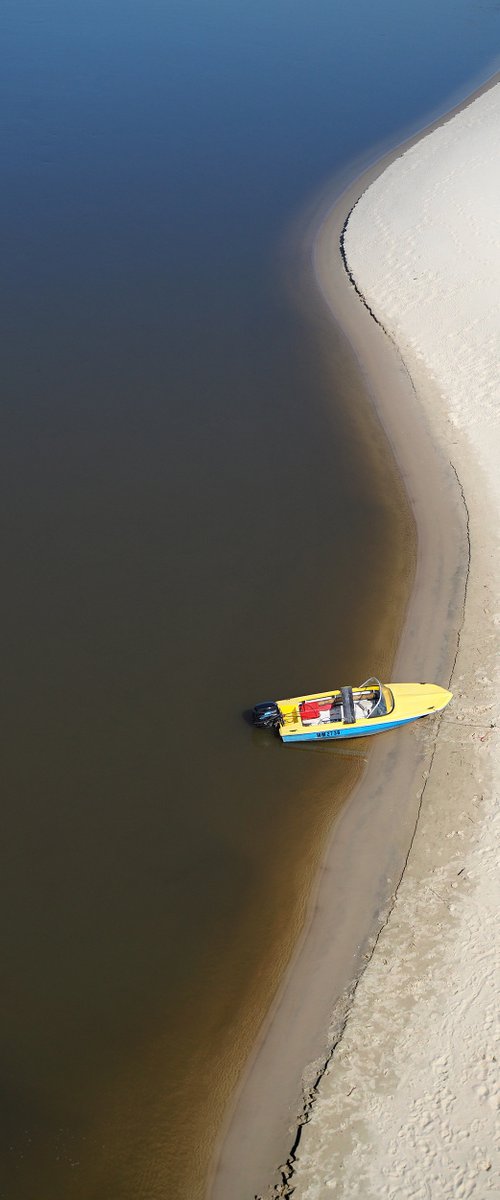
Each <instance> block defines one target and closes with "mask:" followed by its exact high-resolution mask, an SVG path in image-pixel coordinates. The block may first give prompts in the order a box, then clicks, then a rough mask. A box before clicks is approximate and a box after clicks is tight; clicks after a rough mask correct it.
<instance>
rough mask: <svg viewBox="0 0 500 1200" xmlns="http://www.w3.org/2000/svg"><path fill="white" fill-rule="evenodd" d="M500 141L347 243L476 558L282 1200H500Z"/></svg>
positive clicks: (437, 144)
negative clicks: (411, 823)
mask: <svg viewBox="0 0 500 1200" xmlns="http://www.w3.org/2000/svg"><path fill="white" fill-rule="evenodd" d="M499 135H500V86H498V85H497V86H495V87H493V88H492V89H490V90H489V91H487V92H486V93H485V94H484V95H482V96H481V97H480V98H479V99H477V100H475V101H474V102H473V103H472V104H470V105H469V106H468V107H467V108H466V109H465V110H463V111H462V112H460V113H459V114H458V115H457V116H455V117H454V118H453V119H451V120H450V121H448V122H447V123H446V124H445V125H443V126H441V127H440V128H438V129H436V130H435V131H434V132H432V133H431V134H428V135H427V136H426V137H424V138H423V140H421V141H420V142H418V143H417V144H416V145H415V146H413V147H412V148H411V149H410V150H408V151H407V152H406V153H405V154H403V156H402V157H400V158H399V159H398V160H396V161H395V162H394V163H393V164H392V165H391V166H390V167H389V168H388V169H387V170H386V171H385V172H384V173H383V174H382V176H381V177H380V178H379V179H378V180H377V181H376V182H375V183H374V184H373V185H372V186H371V187H369V188H368V190H367V192H366V193H365V194H364V196H363V197H362V198H361V200H360V201H359V202H358V204H357V206H356V207H355V209H354V211H353V213H352V214H351V217H350V220H349V223H348V226H347V231H346V238H345V250H346V256H347V263H348V266H349V269H350V270H351V272H352V274H353V277H354V279H355V282H356V285H357V287H358V288H359V290H360V292H361V293H362V295H363V296H364V298H365V300H366V302H367V303H368V305H369V306H370V308H371V309H372V311H373V313H374V314H375V317H376V319H377V320H378V321H379V322H380V323H381V324H382V326H383V327H384V329H385V330H386V331H387V333H388V335H389V336H390V338H392V339H393V340H394V341H395V342H396V343H397V346H398V347H399V350H400V353H401V355H402V358H403V360H404V362H405V364H406V367H407V369H408V371H409V372H410V375H411V377H412V381H413V384H414V386H415V390H416V398H417V400H418V402H419V403H421V404H422V405H423V409H424V415H425V418H426V420H427V421H428V423H429V425H430V428H431V430H432V432H433V434H434V437H435V439H436V440H437V441H438V442H439V444H440V445H441V447H442V449H443V452H444V453H445V454H446V455H447V456H448V457H449V458H450V460H451V463H452V466H453V468H454V470H455V471H456V473H457V476H458V479H459V482H460V486H461V488H462V491H463V497H464V505H465V508H466V515H467V520H468V530H469V536H470V549H471V553H470V570H469V577H468V585H467V593H466V603H465V611H464V620H463V625H462V630H461V635H460V641H459V646H458V652H457V658H456V662H455V667H454V671H453V678H452V688H453V691H454V694H455V700H454V703H453V704H452V705H451V706H450V709H449V710H447V712H446V714H444V715H443V717H442V719H441V722H440V725H439V729H438V733H437V737H436V742H435V747H434V753H433V758H432V763H431V769H430V773H429V775H428V778H427V780H426V783H425V786H424V791H423V796H422V802H421V809H420V815H419V820H418V824H417V831H416V835H415V839H414V842H413V846H412V849H411V852H410V856H409V860H408V865H407V869H406V871H405V873H404V876H403V881H402V883H401V885H400V887H399V889H398V893H397V896H396V900H395V904H394V907H393V910H392V913H391V916H390V917H389V920H388V922H387V924H386V926H385V928H384V929H383V931H382V933H381V936H380V938H379V941H378V943H377V946H376V949H375V951H374V953H373V956H372V958H371V961H370V963H369V965H368V966H367V969H366V971H365V973H364V975H363V977H362V980H361V982H360V984H359V985H358V988H357V991H356V996H355V1000H354V1004H353V1007H352V1010H351V1014H350V1017H349V1019H348V1022H347V1025H346V1028H345V1031H344V1035H343V1038H342V1040H341V1042H340V1044H339V1046H338V1049H337V1051H336V1053H335V1054H334V1056H333V1060H332V1063H331V1066H330V1068H329V1069H328V1071H327V1074H326V1076H325V1079H324V1081H323V1085H322V1088H321V1093H320V1097H319V1099H318V1101H317V1104H316V1106H315V1110H314V1113H313V1117H312V1121H311V1123H310V1124H309V1125H308V1126H306V1127H305V1129H304V1130H303V1133H302V1139H301V1142H300V1147H299V1152H298V1161H297V1164H296V1170H295V1175H294V1180H293V1182H294V1187H295V1190H294V1200H326V1197H329V1196H335V1197H337V1200H340V1198H343V1200H347V1197H349V1200H353V1198H355V1197H359V1198H361V1197H362V1198H363V1200H375V1198H378V1197H381V1196H383V1197H386V1198H388V1200H389V1198H390V1200H407V1198H408V1197H410V1196H411V1197H412V1200H420V1198H422V1200H423V1198H424V1197H432V1200H465V1198H468V1197H475V1198H476V1200H483V1198H486V1197H489V1196H494V1195H495V1196H496V1195H498V1186H499V1185H498V1171H499V1168H500V1150H499V1146H498V1140H497V1138H496V1136H495V1135H496V1132H497V1130H498V1126H497V1125H496V1111H497V1107H498V1094H499V1093H498V1064H497V1062H496V1060H495V1040H494V1039H495V1022H496V1015H495V1014H496V1011H497V999H496V996H497V995H498V974H497V967H496V964H497V962H498V945H495V933H496V936H497V937H498V930H497V929H496V928H495V925H496V908H497V903H498V884H497V874H496V863H497V861H498V852H499V834H500V831H499V817H498V813H496V812H495V800H494V797H495V780H497V781H498V775H499V769H498V762H499V751H498V728H497V717H496V711H497V691H498V674H497V667H496V653H497V647H498V636H497V635H498V625H499V622H500V611H499V610H500V603H499V581H498V571H497V568H496V561H498V559H497V551H498V511H499V499H500V498H499V491H500V486H499V472H498V454H499V449H500V446H499V437H498V407H497V405H498V391H499V388H498V361H499V358H500V342H499V337H498V331H499V330H500V305H499V293H500V236H499V233H498V223H497V218H498V196H499V195H500V155H499V154H498V145H499ZM381 336H382V335H381ZM435 504H436V514H437V518H438V516H439V504H440V497H439V495H436V497H435ZM431 736H432V737H434V734H432V735H431V733H429V737H431ZM497 792H498V788H497Z"/></svg>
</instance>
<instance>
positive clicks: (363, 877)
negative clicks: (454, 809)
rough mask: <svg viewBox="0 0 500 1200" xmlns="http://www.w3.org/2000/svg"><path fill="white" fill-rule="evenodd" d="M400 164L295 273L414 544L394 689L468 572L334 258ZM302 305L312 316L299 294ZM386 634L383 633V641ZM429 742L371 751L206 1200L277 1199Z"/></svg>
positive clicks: (437, 676) (440, 449)
mask: <svg viewBox="0 0 500 1200" xmlns="http://www.w3.org/2000/svg"><path fill="white" fill-rule="evenodd" d="M483 90H484V89H481V92H482V91H483ZM463 107H464V106H463V105H460V106H458V109H457V111H459V110H460V109H461V108H463ZM442 123H443V120H441V121H437V122H435V124H434V125H433V126H432V127H431V128H436V127H437V126H439V125H440V124H442ZM426 132H428V131H426ZM420 136H422V135H420ZM418 140H419V138H413V139H412V140H411V142H410V143H407V145H412V144H414V143H415V142H416V141H418ZM400 153H401V150H400V148H398V149H397V150H395V151H392V152H391V153H390V154H388V155H386V156H385V158H384V159H383V160H381V161H379V162H378V163H377V164H376V165H375V166H374V167H372V168H370V169H369V170H368V171H366V172H365V173H364V174H363V175H362V176H361V177H360V178H358V179H357V180H356V181H355V182H353V183H352V184H351V185H350V186H349V187H348V188H347V189H346V190H345V191H344V192H343V193H342V195H341V197H339V198H337V200H336V202H335V204H334V207H333V208H331V195H330V197H329V205H330V208H329V211H325V208H326V204H327V203H328V201H326V200H324V201H323V202H322V204H321V205H320V208H319V211H318V212H317V214H316V220H315V223H314V225H313V227H312V229H311V233H310V237H309V242H308V246H306V247H305V256H304V260H305V262H306V261H307V258H308V254H311V255H312V258H313V263H314V270H315V274H316V279H317V282H318V284H319V287H320V289H321V292H322V295H323V297H324V301H325V307H324V310H323V312H324V320H325V337H326V336H327V330H328V323H327V313H328V319H329V317H330V314H333V317H334V319H335V321H336V322H338V324H340V326H341V328H342V330H343V332H344V334H345V335H346V337H347V339H348V341H349V343H350V345H351V346H352V347H353V349H354V351H355V354H356V356H357V359H358V362H359V365H360V368H361V370H362V372H363V374H364V376H365V379H366V385H367V388H368V391H369V394H370V397H371V401H372V403H373V405H374V408H375V411H376V413H377V416H378V419H379V420H380V423H381V426H382V427H383V429H384V431H385V434H386V436H387V438H388V441H389V444H390V447H391V449H392V452H393V455H394V457H395V460H396V462H397V465H398V469H399V472H400V477H401V480H402V482H403V484H404V488H405V489H406V493H407V496H408V498H409V503H410V505H411V511H412V513H413V516H414V520H415V522H416V528H417V530H418V541H417V549H416V559H415V575H414V585H413V589H412V593H411V598H410V602H409V605H408V608H407V611H406V615H405V621H404V628H403V633H402V636H401V638H400V639H399V645H398V647H397V651H396V654H395V659H394V665H393V671H392V674H393V677H394V678H395V679H404V678H412V677H414V676H415V675H417V676H418V677H419V678H422V679H424V678H429V679H433V680H435V681H436V682H439V683H442V684H444V685H446V684H447V683H448V682H449V680H450V677H451V675H452V671H453V667H454V663H455V659H456V654H457V646H458V637H459V631H460V628H461V625H462V621H463V604H464V593H465V586H466V579H467V571H468V531H467V522H466V513H465V510H464V506H463V498H462V492H461V488H460V485H459V482H458V480H457V475H456V471H455V469H454V467H453V466H452V465H451V463H450V461H449V458H448V456H447V453H446V447H445V444H444V443H443V442H442V440H441V441H440V440H439V439H438V438H436V430H435V428H434V427H433V425H432V422H431V421H430V419H429V414H428V413H427V414H426V412H425V411H424V410H423V409H422V408H421V407H420V406H419V405H417V404H416V403H415V392H414V384H413V381H412V378H411V377H410V375H409V374H408V372H407V370H406V369H405V367H404V365H403V363H402V360H401V358H400V356H399V353H398V351H397V349H396V346H395V345H394V344H393V343H392V342H391V341H390V340H389V339H388V338H386V337H385V335H383V333H382V331H381V329H380V328H379V327H378V326H377V324H376V323H375V322H374V321H373V318H372V315H371V314H370V312H369V311H368V310H367V308H366V307H363V305H362V304H361V303H360V300H359V298H358V296H357V295H356V292H355V290H354V288H353V286H352V284H351V282H350V281H349V279H348V277H347V275H346V271H345V268H344V263H343V261H342V256H341V253H340V250H339V246H340V241H341V236H342V231H343V228H344V225H345V221H346V219H347V216H348V214H349V212H350V211H351V209H352V207H353V205H354V204H355V203H356V201H357V199H358V198H359V196H360V195H361V194H362V193H363V192H364V191H365V189H366V188H367V187H368V186H369V183H370V182H371V181H372V180H373V179H374V178H375V177H377V176H379V175H380V174H381V172H382V171H383V170H384V169H385V167H386V166H387V165H388V164H389V162H391V161H392V160H394V159H395V158H396V157H398V156H399V154H400ZM302 282H303V283H304V285H305V283H306V280H305V278H304V280H303V281H302ZM309 301H310V303H311V305H313V306H314V304H315V301H314V299H313V296H312V293H311V292H310V293H309ZM316 313H317V302H316ZM400 583H401V581H400ZM372 599H373V602H375V599H376V598H372ZM386 600H387V598H382V599H381V602H382V603H386ZM399 629H400V626H398V622H397V619H396V621H395V633H397V634H399ZM392 649H394V646H393V647H392ZM438 730H439V719H437V720H436V721H435V722H430V721H429V722H426V723H423V724H422V725H421V726H420V725H419V726H415V727H413V728H410V729H408V730H406V731H403V732H400V733H399V734H391V735H388V736H387V737H386V738H384V739H381V741H380V742H377V744H376V745H374V746H372V747H371V748H370V755H369V764H368V767H367V770H366V772H365V774H364V777H363V779H362V780H361V781H360V782H359V783H358V784H357V786H356V787H355V789H354V791H353V793H352V795H351V797H350V799H349V801H348V804H347V805H346V807H345V809H344V811H343V812H342V814H341V815H340V817H339V818H338V819H337V822H336V824H335V827H334V829H333V832H332V836H331V840H330V843H329V846H328V849H327V851H326V853H325V856H324V860H323V864H322V868H321V872H320V875H319V878H318V880H317V883H316V888H315V892H314V895H313V897H312V899H311V904H310V909H309V917H308V921H307V923H306V926H305V928H304V930H303V933H302V937H301V941H300V944H299V945H298V947H297V948H296V952H295V955H294V958H293V961H292V964H291V966H290V968H289V970H288V973H287V976H286V979H285V981H284V984H283V986H282V988H281V990H280V993H279V995H278V997H277V999H276V1001H275V1004H274V1007H273V1010H272V1012H271V1013H270V1016H269V1019H268V1021H267V1022H266V1025H265V1028H264V1029H263V1031H262V1034H261V1037H260V1040H259V1043H258V1045H257V1046H256V1048H255V1051H254V1055H253V1058H252V1060H251V1062H250V1064H249V1066H248V1068H247V1071H246V1073H245V1076H244V1079H243V1081H242V1083H241V1085H240V1088H239V1091H238V1094H237V1096H236V1097H235V1101H234V1104H233V1108H232V1112H231V1114H230V1117H229V1119H228V1122H227V1124H226V1130H225V1136H224V1138H223V1139H222V1142H221V1148H220V1152H219V1156H218V1159H217V1164H216V1168H215V1172H214V1177H213V1180H212V1186H211V1191H210V1195H211V1196H212V1197H213V1200H229V1197H231V1200H247V1197H253V1196H254V1195H258V1196H265V1197H268V1196H271V1195H279V1194H283V1193H282V1192H281V1191H280V1186H281V1183H282V1182H283V1180H284V1179H286V1178H287V1177H288V1176H289V1175H291V1174H292V1173H293V1171H294V1164H295V1159H296V1153H297V1147H298V1146H299V1149H300V1131H301V1128H302V1125H303V1123H304V1122H306V1121H307V1120H308V1119H309V1115H310V1110H311V1102H314V1100H315V1097H316V1094H317V1088H318V1085H319V1086H320V1082H321V1076H322V1074H323V1071H324V1069H325V1063H326V1061H327V1059H328V1057H329V1055H330V1054H331V1052H332V1049H333V1047H334V1046H335V1044H336V1042H337V1041H338V1038H339V1035H340V1032H341V1030H342V1028H343V1025H344V1022H345V1017H346V1012H347V1011H348V1010H349V1007H350V1003H351V1000H352V995H353V992H354V990H355V987H356V981H357V979H358V978H359V977H360V975H361V974H362V971H363V968H364V967H365V966H366V962H367V960H368V959H369V958H370V956H371V953H372V950H373V946H374V944H375V941H376V939H377V937H378V935H379V932H380V929H381V928H382V926H383V925H384V923H385V921H386V919H387V916H388V913H389V911H390V909H391V907H392V905H393V903H394V896H395V891H396V889H397V887H398V885H399V881H400V879H401V876H402V873H403V871H404V868H405V864H406V861H407V856H408V852H409V847H410V844H411V842H412V839H413V836H414V831H415V826H416V822H417V818H418V814H419V811H420V807H421V802H422V794H423V791H424V788H425V781H426V779H427V776H428V773H429V770H430V766H431V762H432V759H433V756H434V753H435V744H436V737H437V734H438ZM332 914H335V920H333V918H332ZM327 1030H329V1032H328V1034H327ZM304 1064H308V1066H307V1068H306V1070H305V1071H304ZM278 1164H279V1165H278ZM235 1181H236V1182H235ZM294 1182H295V1180H294ZM275 1188H276V1189H277V1190H276V1191H275V1190H274V1189H275Z"/></svg>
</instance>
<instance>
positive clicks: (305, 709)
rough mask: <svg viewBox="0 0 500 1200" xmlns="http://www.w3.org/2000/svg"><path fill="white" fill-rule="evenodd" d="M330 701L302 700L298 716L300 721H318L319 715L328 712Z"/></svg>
mask: <svg viewBox="0 0 500 1200" xmlns="http://www.w3.org/2000/svg"><path fill="white" fill-rule="evenodd" d="M330 704H331V701H328V700H323V701H322V702H320V701H319V700H303V701H302V704H301V705H300V716H301V719H302V721H319V717H320V713H329V712H330Z"/></svg>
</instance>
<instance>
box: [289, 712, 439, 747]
mask: <svg viewBox="0 0 500 1200" xmlns="http://www.w3.org/2000/svg"><path fill="white" fill-rule="evenodd" d="M422 715H423V714H422ZM418 720H419V718H418V717H404V718H403V719H402V720H401V721H386V722H385V724H384V725H382V723H381V724H380V725H375V728H374V729H366V727H365V728H364V729H353V727H352V725H346V726H345V727H343V728H342V729H325V730H324V731H323V730H321V732H319V733H317V732H314V733H292V734H291V735H288V736H287V735H285V736H283V734H282V735H281V737H282V741H283V742H316V741H319V742H326V741H332V740H333V739H335V740H337V739H338V738H353V737H370V736H371V735H372V734H374V733H384V731H385V730H386V729H398V728H399V726H400V725H410V724H411V722H412V721H418Z"/></svg>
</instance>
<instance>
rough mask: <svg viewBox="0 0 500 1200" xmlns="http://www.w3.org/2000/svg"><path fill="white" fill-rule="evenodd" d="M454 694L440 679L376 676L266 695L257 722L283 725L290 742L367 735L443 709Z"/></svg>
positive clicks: (256, 712) (255, 712) (279, 728)
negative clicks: (288, 696) (282, 696)
mask: <svg viewBox="0 0 500 1200" xmlns="http://www.w3.org/2000/svg"><path fill="white" fill-rule="evenodd" d="M451 697H452V693H451V692H447V691H446V688H442V687H438V686H437V684H435V683H380V680H379V679H376V678H375V676H373V677H371V678H370V679H366V680H365V682H364V683H361V684H360V685H359V687H341V688H337V689H335V690H334V691H332V692H316V693H315V694H313V695H311V696H295V697H294V698H293V699H292V700H265V701H264V702H263V703H262V704H256V705H255V708H254V709H253V721H254V724H255V725H258V726H261V727H262V726H264V727H267V728H275V729H277V731H278V733H279V734H280V737H281V738H282V739H283V741H284V742H312V741H316V740H317V739H318V738H319V739H321V740H323V739H325V738H352V737H367V736H368V735H369V734H372V733H383V731H384V730H385V729H397V728H398V726H399V725H408V724H409V722H410V721H417V720H419V718H420V717H428V716H430V715H431V713H437V712H441V709H443V708H446V705H447V704H449V702H450V700H451Z"/></svg>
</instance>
